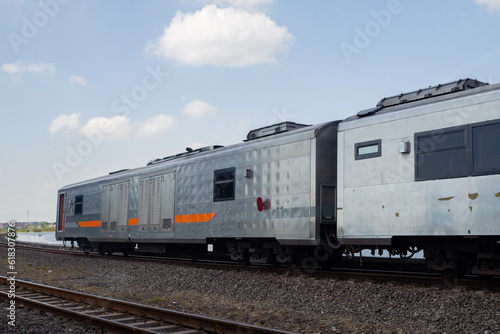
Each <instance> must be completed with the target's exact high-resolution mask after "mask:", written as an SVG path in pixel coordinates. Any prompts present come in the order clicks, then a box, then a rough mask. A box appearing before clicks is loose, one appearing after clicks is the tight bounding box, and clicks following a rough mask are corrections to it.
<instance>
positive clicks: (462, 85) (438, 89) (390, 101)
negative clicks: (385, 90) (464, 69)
mask: <svg viewBox="0 0 500 334" xmlns="http://www.w3.org/2000/svg"><path fill="white" fill-rule="evenodd" d="M486 85H488V83H485V82H481V81H478V80H475V79H468V78H467V79H460V80H457V81H452V82H449V83H445V84H440V85H437V86H429V88H424V89H419V90H416V91H413V92H409V93H403V94H399V95H395V96H391V97H384V98H383V99H382V100H380V102H379V103H377V106H376V107H375V108H370V109H366V110H362V111H360V112H358V114H357V116H358V117H364V116H369V115H373V114H375V113H376V112H377V111H380V110H381V109H383V108H387V107H392V106H397V105H400V104H404V103H410V102H415V101H420V100H424V99H429V98H433V97H437V96H441V95H445V94H451V93H456V92H460V91H464V90H468V89H474V88H477V87H481V86H486Z"/></svg>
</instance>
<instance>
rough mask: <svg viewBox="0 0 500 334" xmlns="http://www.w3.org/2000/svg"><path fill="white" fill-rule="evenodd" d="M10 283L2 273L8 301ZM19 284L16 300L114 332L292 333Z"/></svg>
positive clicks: (1, 293)
mask: <svg viewBox="0 0 500 334" xmlns="http://www.w3.org/2000/svg"><path fill="white" fill-rule="evenodd" d="M9 285H10V282H9V281H8V280H7V277H4V276H0V297H2V298H4V299H7V300H8V299H9V289H10V287H9ZM15 287H16V289H15V301H16V302H19V303H23V304H26V305H30V306H32V307H35V308H38V309H41V310H43V311H46V312H51V313H55V314H58V315H62V316H65V317H68V318H71V319H74V320H77V321H80V322H84V323H86V324H88V325H93V326H97V327H100V328H103V329H105V330H107V331H109V332H113V333H176V334H197V333H221V334H222V333H227V334H230V333H252V334H286V333H289V332H285V331H280V330H274V329H269V328H263V327H257V326H252V325H247V324H241V323H236V322H230V321H225V320H220V319H215V318H209V317H203V316H199V315H193V314H188V313H183V312H178V311H172V310H166V309H161V308H157V307H151V306H147V305H141V304H136V303H131V302H127V301H121V300H117V299H112V298H106V297H100V296H95V295H90V294H86V293H82V292H76V291H71V290H66V289H61V288H56V287H52V286H48V285H43V284H37V283H31V282H27V281H22V280H16V281H15ZM11 293H12V292H11Z"/></svg>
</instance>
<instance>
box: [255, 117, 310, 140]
mask: <svg viewBox="0 0 500 334" xmlns="http://www.w3.org/2000/svg"><path fill="white" fill-rule="evenodd" d="M306 126H309V125H306V124H299V123H295V122H282V123H278V124H273V125H269V126H265V127H263V128H259V129H255V130H251V131H250V132H249V133H248V135H247V139H246V140H245V141H249V140H253V139H258V138H262V137H267V136H272V135H275V134H278V133H282V132H287V131H291V130H296V129H300V128H304V127H306Z"/></svg>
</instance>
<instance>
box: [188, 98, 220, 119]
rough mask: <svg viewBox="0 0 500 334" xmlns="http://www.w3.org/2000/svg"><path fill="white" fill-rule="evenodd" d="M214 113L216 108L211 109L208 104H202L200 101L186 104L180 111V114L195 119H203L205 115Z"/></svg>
mask: <svg viewBox="0 0 500 334" xmlns="http://www.w3.org/2000/svg"><path fill="white" fill-rule="evenodd" d="M216 111H217V108H215V107H212V106H211V105H209V104H208V103H205V102H202V101H200V100H194V101H192V102H190V103H188V104H187V105H186V106H185V107H184V109H183V110H182V112H183V113H185V114H186V115H190V116H193V117H196V118H202V117H205V116H206V115H208V114H213V113H215V112H216Z"/></svg>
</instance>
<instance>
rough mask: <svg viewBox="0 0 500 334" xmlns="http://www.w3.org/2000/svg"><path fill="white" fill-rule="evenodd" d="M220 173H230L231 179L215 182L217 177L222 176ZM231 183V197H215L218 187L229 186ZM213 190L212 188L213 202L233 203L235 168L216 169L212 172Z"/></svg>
mask: <svg viewBox="0 0 500 334" xmlns="http://www.w3.org/2000/svg"><path fill="white" fill-rule="evenodd" d="M222 173H232V178H231V179H228V180H223V181H220V180H219V181H218V180H217V175H218V174H222ZM230 183H232V185H233V190H232V194H231V196H227V197H216V193H217V192H216V190H217V189H218V186H219V185H222V184H230ZM213 185H214V188H213V201H214V202H224V201H233V200H234V199H235V197H236V196H235V193H236V168H235V167H229V168H222V169H217V170H214V182H213Z"/></svg>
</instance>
